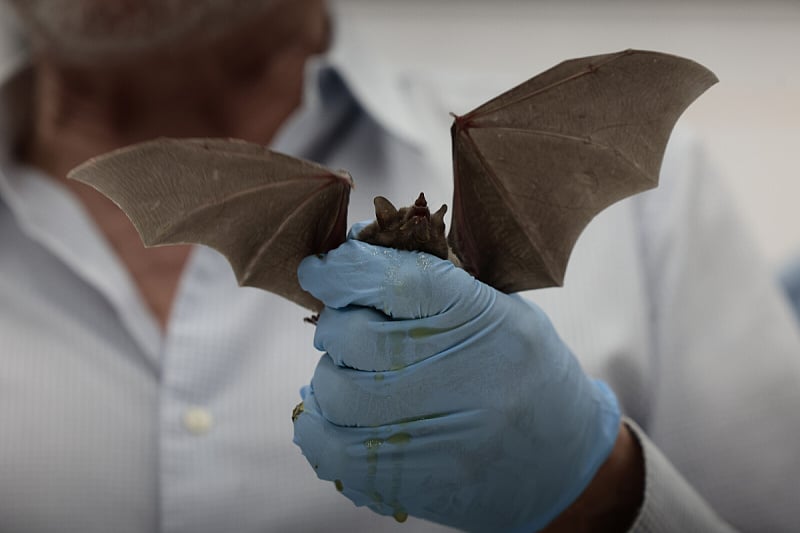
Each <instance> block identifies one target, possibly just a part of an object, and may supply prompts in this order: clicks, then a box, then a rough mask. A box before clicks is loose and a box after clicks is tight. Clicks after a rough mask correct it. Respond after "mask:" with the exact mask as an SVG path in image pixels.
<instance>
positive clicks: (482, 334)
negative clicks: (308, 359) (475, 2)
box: [294, 230, 620, 531]
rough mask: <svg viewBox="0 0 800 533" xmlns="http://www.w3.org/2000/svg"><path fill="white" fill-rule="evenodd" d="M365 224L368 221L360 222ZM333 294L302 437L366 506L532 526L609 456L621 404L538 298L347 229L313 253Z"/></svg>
mask: <svg viewBox="0 0 800 533" xmlns="http://www.w3.org/2000/svg"><path fill="white" fill-rule="evenodd" d="M356 231H357V230H356ZM298 275H299V278H300V283H301V285H302V286H303V288H305V289H306V290H308V291H309V292H311V293H312V294H313V295H314V296H315V297H317V298H318V299H320V300H322V301H323V302H325V304H326V305H327V307H326V309H325V310H324V311H323V312H322V313H321V315H320V317H319V323H318V325H317V330H316V336H315V339H314V344H315V346H316V348H317V349H319V350H322V351H325V352H327V353H326V354H325V355H324V356H323V357H322V359H321V360H320V362H319V364H318V365H317V369H316V371H315V373H314V377H313V379H312V382H311V385H310V387H305V388H304V390H303V391H302V395H303V401H304V403H303V409H304V410H303V412H301V413H299V415H298V416H297V417H296V420H295V423H294V441H295V443H296V444H297V445H298V446H300V448H301V449H302V451H303V454H304V455H305V456H306V458H307V459H308V461H309V463H311V465H312V466H313V468H314V469H315V470H316V473H317V475H318V476H319V477H320V478H322V479H326V480H331V481H335V482H336V486H337V488H338V489H339V490H341V491H342V492H343V493H344V495H345V496H347V497H348V498H350V499H351V500H352V501H353V502H354V503H355V504H356V505H366V506H369V507H370V508H371V509H373V510H374V511H376V512H378V513H381V514H387V515H394V516H395V518H397V519H400V520H403V519H404V518H405V516H406V515H407V514H408V515H412V516H417V517H421V518H425V519H428V520H432V521H434V522H439V523H442V524H446V525H449V526H454V527H457V528H461V529H464V530H473V531H509V530H512V531H513V530H519V531H535V530H537V529H540V528H542V527H544V526H545V525H547V524H548V523H549V522H550V521H551V520H552V519H553V518H555V517H556V516H557V515H558V514H560V513H561V511H563V510H564V509H566V508H567V507H568V506H569V505H570V504H571V503H572V502H573V501H574V500H575V499H576V498H577V497H578V496H579V495H580V493H581V492H582V491H583V490H584V488H585V487H586V486H587V485H588V484H589V482H590V481H591V479H592V478H593V477H594V474H595V473H596V471H597V469H598V468H599V467H600V465H601V464H602V463H603V462H604V461H605V459H606V457H607V456H608V455H609V453H610V452H611V449H612V447H613V445H614V442H615V440H616V437H617V432H618V430H619V424H620V414H619V408H618V406H617V402H616V399H615V397H614V395H613V393H612V392H611V391H610V390H609V389H608V387H606V385H605V384H604V383H602V382H599V381H594V380H592V379H590V378H588V377H587V376H586V375H585V374H584V373H583V371H582V370H581V368H580V366H579V364H578V362H577V361H576V359H575V357H574V356H573V355H572V353H571V352H570V350H569V348H567V346H566V345H565V344H564V343H563V342H562V341H561V339H560V338H559V337H558V335H557V334H556V332H555V330H554V329H553V327H552V325H551V324H550V321H549V320H548V318H547V316H546V315H545V314H544V312H542V311H541V310H540V309H539V308H538V307H536V306H534V305H533V304H531V303H529V302H527V301H525V300H523V299H522V298H520V297H518V296H513V295H507V294H503V293H501V292H499V291H496V290H495V289H493V288H491V287H489V286H488V285H485V284H483V283H481V282H479V281H477V280H475V279H474V278H473V277H472V276H470V275H469V274H467V273H466V272H465V271H463V270H461V269H459V268H456V267H454V266H453V264H452V263H450V262H449V261H444V260H441V259H439V258H437V257H434V256H431V255H428V254H424V253H417V252H406V251H398V250H394V249H388V248H382V247H378V246H373V245H369V244H366V243H362V242H360V241H356V240H348V241H347V242H345V243H344V244H343V245H342V246H340V247H339V248H337V249H336V250H333V251H331V252H330V253H329V254H327V256H325V257H323V258H317V257H308V258H306V259H305V260H304V261H303V262H302V264H301V265H300V268H299V270H298Z"/></svg>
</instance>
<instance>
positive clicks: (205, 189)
mask: <svg viewBox="0 0 800 533" xmlns="http://www.w3.org/2000/svg"><path fill="white" fill-rule="evenodd" d="M716 82H717V78H716V76H715V75H714V74H713V73H712V72H711V71H709V70H708V69H706V68H705V67H703V66H702V65H700V64H698V63H695V62H694V61H691V60H688V59H685V58H681V57H677V56H673V55H669V54H664V53H659V52H649V51H640V50H625V51H622V52H618V53H612V54H604V55H596V56H590V57H583V58H578V59H572V60H568V61H564V62H562V63H559V64H558V65H556V66H555V67H552V68H551V69H549V70H547V71H545V72H543V73H541V74H539V75H537V76H535V77H533V78H531V79H530V80H528V81H526V82H524V83H522V84H520V85H518V86H517V87H514V88H512V89H510V90H509V91H507V92H504V93H503V94H501V95H499V96H497V97H495V98H493V99H491V100H489V101H488V102H486V103H484V104H483V105H481V106H479V107H477V108H476V109H474V110H472V111H470V112H468V113H466V114H465V115H461V116H456V115H454V117H455V120H454V123H453V126H452V128H451V134H452V140H453V143H452V146H453V169H454V176H453V178H454V194H453V202H452V205H453V214H452V220H451V230H450V233H449V235H448V236H447V237H446V238H445V228H444V215H445V212H446V209H447V208H446V206H442V208H440V209H439V210H438V211H436V212H435V213H433V214H431V213H430V211H429V209H428V206H427V202H426V200H425V197H424V195H422V194H421V195H420V196H419V198H417V201H416V202H414V204H413V205H411V206H409V207H404V208H401V209H397V208H395V207H394V205H392V204H391V202H389V201H388V200H387V199H386V198H383V197H380V196H379V197H377V198H376V199H375V210H376V221H375V222H374V223H372V224H370V225H369V226H367V227H366V228H365V229H364V230H363V231H362V232H361V233H360V234H359V235H358V236H357V238H359V239H361V240H365V241H367V242H371V243H373V244H379V245H383V246H394V247H396V248H401V249H412V250H422V251H427V252H430V253H432V254H434V255H437V256H439V257H442V258H449V259H451V260H453V261H454V262H457V264H459V265H460V266H462V267H463V268H465V269H466V270H467V271H469V272H470V273H471V274H472V275H474V276H475V277H476V278H478V279H479V280H481V281H483V282H485V283H487V284H489V285H491V286H493V287H495V288H496V289H498V290H501V291H504V292H516V291H521V290H527V289H536V288H542V287H549V286H560V285H562V284H563V281H564V273H565V271H566V266H567V262H568V260H569V255H570V253H571V251H572V248H573V246H574V244H575V241H576V240H577V239H578V236H579V235H580V233H581V232H582V231H583V229H584V228H585V227H586V225H587V224H588V223H589V221H590V220H591V219H592V218H593V217H594V216H595V215H597V213H599V212H600V211H602V210H603V209H605V208H606V207H608V206H609V205H611V204H612V203H614V202H616V201H618V200H621V199H623V198H625V197H627V196H631V195H633V194H635V193H638V192H641V191H644V190H647V189H650V188H653V187H656V186H657V185H658V177H659V171H660V168H661V162H662V159H663V155H664V150H665V148H666V144H667V141H668V139H669V136H670V134H671V132H672V128H673V127H674V125H675V122H676V121H677V119H678V117H679V116H680V115H681V113H683V111H684V110H685V109H686V108H687V107H688V106H689V104H691V103H692V102H693V101H694V100H695V99H696V98H697V97H698V96H700V95H701V94H702V93H703V92H705V91H706V89H708V88H709V87H710V86H712V85H713V84H714V83H716ZM69 177H70V178H73V179H77V180H79V181H82V182H84V183H87V184H89V185H92V186H93V187H95V188H96V189H98V190H99V191H100V192H101V193H103V194H105V195H106V196H108V197H109V198H111V199H112V200H113V201H114V202H116V203H117V204H118V205H119V206H120V207H121V208H122V209H123V210H124V211H125V212H126V213H127V215H128V216H129V218H130V219H131V221H132V222H133V224H134V225H135V226H136V229H137V230H138V231H139V233H140V235H141V237H142V239H143V241H144V243H145V244H146V245H147V246H157V245H164V244H177V243H200V244H204V245H207V246H211V247H213V248H215V249H216V250H218V251H220V252H221V253H222V254H224V255H225V256H226V257H227V258H228V260H229V262H230V263H231V266H232V267H233V270H234V272H235V274H236V277H237V279H238V281H239V283H240V284H241V285H249V286H255V287H260V288H262V289H265V290H268V291H271V292H274V293H276V294H279V295H281V296H283V297H285V298H288V299H290V300H292V301H294V302H296V303H298V304H300V305H302V306H304V307H306V308H308V309H311V310H312V311H314V312H319V311H320V310H321V309H322V307H323V304H322V303H321V302H319V301H318V300H316V299H315V298H313V297H312V296H311V295H310V294H308V293H307V292H305V291H304V290H303V289H302V288H301V287H300V285H299V283H298V281H297V275H296V271H297V266H298V264H299V263H300V261H301V260H302V259H303V258H304V257H306V256H308V255H311V254H322V253H325V252H328V251H329V250H331V249H333V248H335V247H337V246H338V245H339V244H341V243H342V242H344V240H345V234H346V220H347V206H348V200H349V193H350V189H351V188H352V187H353V181H352V179H351V177H350V176H349V174H347V172H345V171H334V170H330V169H327V168H325V167H323V166H320V165H318V164H315V163H312V162H309V161H304V160H301V159H296V158H293V157H290V156H287V155H284V154H280V153H277V152H273V151H270V150H268V149H267V148H265V147H263V146H260V145H256V144H251V143H247V142H244V141H238V140H232V139H180V140H179V139H156V140H154V141H148V142H144V143H141V144H137V145H133V146H130V147H126V148H121V149H119V150H116V151H113V152H110V153H108V154H105V155H101V156H99V157H96V158H93V159H90V160H89V161H87V162H85V163H83V164H82V165H80V166H78V167H77V168H75V169H73V170H72V171H71V172H70V174H69Z"/></svg>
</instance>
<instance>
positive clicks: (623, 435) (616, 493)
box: [543, 423, 645, 533]
mask: <svg viewBox="0 0 800 533" xmlns="http://www.w3.org/2000/svg"><path fill="white" fill-rule="evenodd" d="M644 487H645V470H644V458H643V456H642V449H641V447H640V446H639V442H638V441H637V439H636V437H634V436H633V434H632V433H631V430H630V429H629V428H628V427H627V426H626V425H625V424H624V423H622V424H621V426H620V431H619V435H618V436H617V440H616V442H615V444H614V448H613V449H612V451H611V454H610V455H609V456H608V459H606V461H605V463H603V465H602V466H601V467H600V470H598V471H597V474H596V475H595V477H594V479H592V482H591V483H590V484H589V486H588V487H586V489H585V490H584V491H583V493H582V494H581V496H580V497H578V499H577V500H575V502H573V504H572V505H570V506H569V507H568V508H567V509H566V510H565V511H564V512H563V513H561V514H560V515H559V516H558V517H557V518H556V519H555V520H554V521H553V522H551V523H550V525H548V526H547V527H546V528H545V529H544V530H543V531H544V532H546V533H554V532H561V531H566V532H581V531H608V532H617V531H619V532H625V531H628V529H629V528H630V526H631V524H633V522H634V520H636V517H637V514H638V512H639V509H640V507H641V504H642V500H643V498H644Z"/></svg>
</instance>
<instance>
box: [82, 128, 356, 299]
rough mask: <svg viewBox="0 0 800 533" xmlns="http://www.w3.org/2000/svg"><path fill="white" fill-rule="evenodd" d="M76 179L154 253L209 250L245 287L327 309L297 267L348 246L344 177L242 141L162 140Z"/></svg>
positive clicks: (88, 168) (110, 157)
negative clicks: (175, 248)
mask: <svg viewBox="0 0 800 533" xmlns="http://www.w3.org/2000/svg"><path fill="white" fill-rule="evenodd" d="M69 177H70V178H74V179H77V180H79V181H82V182H84V183H87V184H89V185H91V186H93V187H94V188H96V189H97V190H99V191H100V192H101V193H103V194H104V195H106V196H108V197H109V198H111V199H112V200H113V201H114V202H115V203H116V204H117V205H119V206H120V207H121V208H122V210H123V211H125V213H126V214H127V215H128V217H129V218H130V219H131V221H132V222H133V224H134V226H136V229H137V230H138V232H139V234H140V235H141V237H142V240H143V241H144V243H145V244H146V245H147V246H158V245H165V244H178V243H199V244H204V245H207V246H210V247H212V248H214V249H216V250H218V251H219V252H221V253H222V254H224V255H225V257H227V258H228V261H229V262H230V263H231V266H232V267H233V270H234V272H235V273H236V278H237V279H238V280H239V284H240V285H249V286H252V287H259V288H261V289H265V290H268V291H271V292H274V293H276V294H279V295H281V296H283V297H285V298H288V299H290V300H292V301H294V302H296V303H298V304H300V305H302V306H304V307H306V308H308V309H312V310H314V311H319V310H320V309H321V308H322V304H321V303H320V302H319V301H317V300H316V299H314V298H313V297H312V296H311V295H310V294H308V293H307V292H305V291H304V290H302V289H301V288H300V285H299V284H298V281H297V266H298V264H299V263H300V261H301V260H302V258H303V257H306V256H307V255H310V254H318V253H324V252H327V251H328V250H331V249H333V248H335V247H336V246H338V245H339V244H341V243H342V242H344V240H345V233H346V229H347V204H348V200H349V195H350V189H351V188H352V186H353V184H352V179H351V178H350V176H349V175H347V174H346V173H344V172H341V173H337V172H333V171H331V170H328V169H326V168H324V167H322V166H319V165H316V164H314V163H311V162H308V161H303V160H300V159H295V158H292V157H289V156H286V155H283V154H279V153H276V152H272V151H270V150H268V149H266V148H264V147H263V146H261V145H257V144H251V143H247V142H244V141H235V140H225V139H182V140H177V139H157V140H154V141H150V142H145V143H142V144H137V145H134V146H130V147H127V148H122V149H120V150H116V151H114V152H111V153H108V154H105V155H102V156H99V157H96V158H94V159H90V160H89V161H87V162H86V163H84V164H82V165H81V166H79V167H77V168H75V169H74V170H73V171H72V172H71V173H70V175H69Z"/></svg>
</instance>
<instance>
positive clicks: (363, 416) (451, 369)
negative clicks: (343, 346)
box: [311, 354, 504, 427]
mask: <svg viewBox="0 0 800 533" xmlns="http://www.w3.org/2000/svg"><path fill="white" fill-rule="evenodd" d="M431 365H436V367H437V368H435V369H432V368H431ZM498 375H499V374H497V373H493V372H490V373H487V380H486V381H485V382H483V383H482V385H481V386H482V387H493V388H494V389H495V390H496V391H497V394H498V395H500V394H502V391H503V390H504V388H503V386H502V384H498V383H496V382H495V379H494V376H498ZM473 382H474V380H471V379H469V378H468V377H467V376H465V370H464V367H463V365H459V363H458V359H457V358H454V357H447V355H441V354H440V355H436V356H434V357H432V358H429V359H426V360H424V361H421V362H420V363H418V364H415V365H412V366H409V367H405V368H403V369H400V370H395V371H387V372H362V371H359V370H353V369H350V368H342V367H339V366H337V365H336V364H335V363H334V362H333V360H332V359H331V358H330V357H329V356H327V355H326V356H323V358H322V359H321V360H320V362H319V364H318V365H317V368H316V370H315V372H314V377H313V379H312V381H311V387H312V388H313V390H314V394H315V395H316V399H317V402H318V405H319V410H320V412H321V413H322V415H323V416H324V417H325V418H326V419H327V420H328V421H330V422H332V423H333V424H336V425H339V426H345V427H354V426H361V427H374V426H382V425H387V424H393V423H399V422H402V421H408V420H414V419H419V418H426V417H430V416H438V415H441V414H446V413H448V412H451V411H452V410H453V406H459V408H462V409H470V408H472V407H476V404H475V391H474V390H471V389H470V383H473ZM484 403H487V402H486V399H485V398H484Z"/></svg>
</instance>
